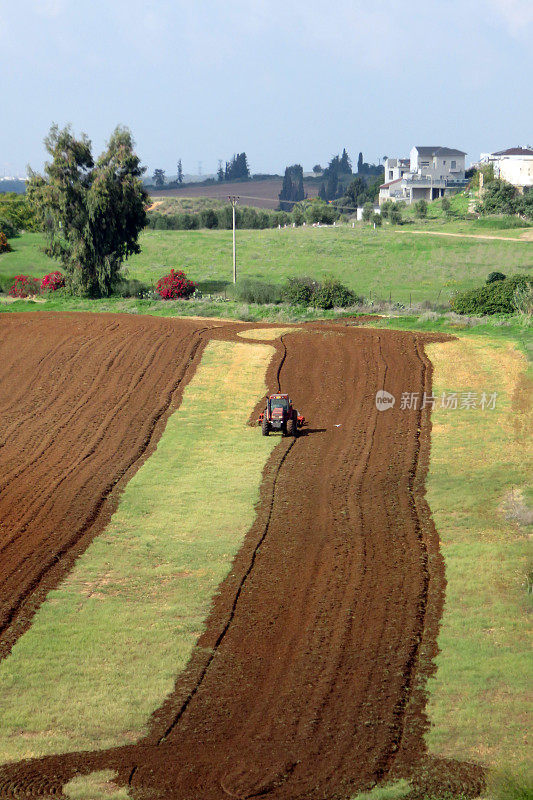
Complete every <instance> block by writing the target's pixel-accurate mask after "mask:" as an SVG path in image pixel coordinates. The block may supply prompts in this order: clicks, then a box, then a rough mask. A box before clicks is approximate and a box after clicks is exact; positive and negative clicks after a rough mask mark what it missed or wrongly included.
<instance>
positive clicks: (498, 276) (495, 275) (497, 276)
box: [487, 272, 507, 283]
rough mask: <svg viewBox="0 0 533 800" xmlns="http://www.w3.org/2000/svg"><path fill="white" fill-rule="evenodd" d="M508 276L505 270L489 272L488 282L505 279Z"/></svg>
mask: <svg viewBox="0 0 533 800" xmlns="http://www.w3.org/2000/svg"><path fill="white" fill-rule="evenodd" d="M506 277H507V276H506V275H504V274H503V272H489V274H488V275H487V283H494V281H504V280H505V278H506Z"/></svg>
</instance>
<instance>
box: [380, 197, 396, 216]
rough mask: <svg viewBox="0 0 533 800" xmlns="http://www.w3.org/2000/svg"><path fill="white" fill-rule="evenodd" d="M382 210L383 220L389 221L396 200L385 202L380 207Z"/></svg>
mask: <svg viewBox="0 0 533 800" xmlns="http://www.w3.org/2000/svg"><path fill="white" fill-rule="evenodd" d="M380 208H381V216H382V217H383V219H388V218H389V215H390V212H391V211H392V209H393V208H394V200H385V202H384V203H383V204H382V205H381V206H380Z"/></svg>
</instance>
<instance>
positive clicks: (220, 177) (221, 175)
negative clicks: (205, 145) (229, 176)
mask: <svg viewBox="0 0 533 800" xmlns="http://www.w3.org/2000/svg"><path fill="white" fill-rule="evenodd" d="M224 177H225V176H224V168H223V166H222V159H221V158H219V160H218V169H217V180H219V181H223V180H224Z"/></svg>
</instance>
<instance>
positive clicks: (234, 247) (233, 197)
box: [228, 195, 239, 283]
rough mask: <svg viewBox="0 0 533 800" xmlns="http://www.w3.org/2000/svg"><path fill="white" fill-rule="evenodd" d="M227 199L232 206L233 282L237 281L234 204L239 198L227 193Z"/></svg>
mask: <svg viewBox="0 0 533 800" xmlns="http://www.w3.org/2000/svg"><path fill="white" fill-rule="evenodd" d="M228 200H229V201H230V203H231V205H232V208H233V283H237V247H236V243H235V206H236V205H237V203H238V202H239V198H238V197H237V196H236V195H228Z"/></svg>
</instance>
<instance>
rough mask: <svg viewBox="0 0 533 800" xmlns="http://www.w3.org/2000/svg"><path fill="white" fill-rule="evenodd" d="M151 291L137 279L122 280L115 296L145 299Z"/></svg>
mask: <svg viewBox="0 0 533 800" xmlns="http://www.w3.org/2000/svg"><path fill="white" fill-rule="evenodd" d="M149 291H150V287H149V286H148V284H146V283H143V282H142V281H139V280H137V278H121V279H120V280H119V282H118V283H117V285H116V287H115V294H118V295H119V296H120V297H144V295H145V294H148V292H149Z"/></svg>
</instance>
